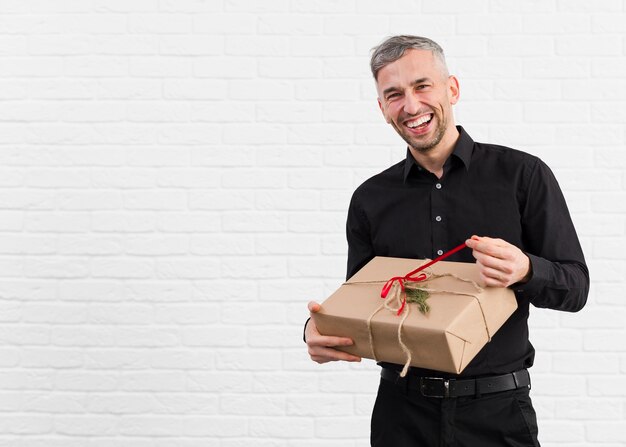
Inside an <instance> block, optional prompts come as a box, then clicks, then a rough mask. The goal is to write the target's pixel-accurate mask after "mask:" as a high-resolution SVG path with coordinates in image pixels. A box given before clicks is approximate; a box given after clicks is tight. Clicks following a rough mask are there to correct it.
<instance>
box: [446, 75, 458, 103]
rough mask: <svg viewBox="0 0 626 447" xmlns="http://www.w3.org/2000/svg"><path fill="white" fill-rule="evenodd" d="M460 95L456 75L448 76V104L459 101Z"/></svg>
mask: <svg viewBox="0 0 626 447" xmlns="http://www.w3.org/2000/svg"><path fill="white" fill-rule="evenodd" d="M460 96H461V91H460V88H459V80H458V79H457V77H456V76H453V75H451V76H449V77H448V98H449V100H450V104H452V105H454V104H456V103H457V102H459V98H460Z"/></svg>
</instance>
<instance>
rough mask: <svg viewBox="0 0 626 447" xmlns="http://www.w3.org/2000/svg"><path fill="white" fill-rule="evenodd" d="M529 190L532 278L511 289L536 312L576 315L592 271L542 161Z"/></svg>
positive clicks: (526, 224) (526, 215)
mask: <svg viewBox="0 0 626 447" xmlns="http://www.w3.org/2000/svg"><path fill="white" fill-rule="evenodd" d="M525 191H526V193H525V198H524V201H523V203H522V231H523V239H524V247H523V250H524V251H525V253H526V254H527V255H528V257H529V259H530V263H531V268H532V277H531V279H530V280H529V281H528V282H527V283H525V284H518V285H514V286H513V289H514V290H515V292H516V294H517V296H518V297H521V298H526V299H529V300H530V302H531V303H532V304H533V305H534V306H535V307H542V308H550V309H555V310H563V311H569V312H577V311H579V310H580V309H582V308H583V307H584V305H585V303H586V301H587V295H588V293H589V270H588V269H587V266H586V264H585V258H584V255H583V252H582V248H581V246H580V242H579V240H578V236H577V234H576V230H575V228H574V224H573V222H572V219H571V216H570V213H569V210H568V208H567V204H566V203H565V198H564V197H563V193H562V191H561V189H560V187H559V185H558V182H557V180H556V178H555V177H554V174H553V173H552V171H551V170H550V168H549V167H548V166H547V165H546V164H545V163H543V162H542V161H541V160H539V159H536V163H535V165H534V166H533V168H532V170H531V172H530V175H529V181H528V187H527V188H526V189H525Z"/></svg>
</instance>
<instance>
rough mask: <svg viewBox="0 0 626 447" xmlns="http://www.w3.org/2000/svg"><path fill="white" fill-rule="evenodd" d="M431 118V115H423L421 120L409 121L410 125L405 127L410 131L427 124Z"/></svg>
mask: <svg viewBox="0 0 626 447" xmlns="http://www.w3.org/2000/svg"><path fill="white" fill-rule="evenodd" d="M432 117H433V116H432V115H424V116H423V117H421V118H418V119H416V120H415V121H411V122H410V123H407V126H408V127H410V128H411V129H412V128H414V127H417V126H419V125H421V124H424V123H427V122H428V121H430V120H431V118H432Z"/></svg>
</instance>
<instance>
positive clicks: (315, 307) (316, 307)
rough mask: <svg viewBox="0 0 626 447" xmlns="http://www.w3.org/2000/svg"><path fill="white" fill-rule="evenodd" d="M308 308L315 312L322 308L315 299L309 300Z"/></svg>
mask: <svg viewBox="0 0 626 447" xmlns="http://www.w3.org/2000/svg"><path fill="white" fill-rule="evenodd" d="M308 308H309V312H311V313H316V312H319V311H320V310H321V309H322V306H320V304H319V303H316V302H315V301H309V304H308Z"/></svg>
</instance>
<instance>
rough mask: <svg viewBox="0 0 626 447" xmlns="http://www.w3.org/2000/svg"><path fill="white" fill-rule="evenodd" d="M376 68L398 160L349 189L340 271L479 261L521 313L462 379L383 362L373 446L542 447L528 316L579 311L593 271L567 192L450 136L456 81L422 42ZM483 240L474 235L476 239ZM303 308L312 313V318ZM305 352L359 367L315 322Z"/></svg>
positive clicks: (521, 164)
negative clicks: (388, 263) (400, 260)
mask: <svg viewBox="0 0 626 447" xmlns="http://www.w3.org/2000/svg"><path fill="white" fill-rule="evenodd" d="M371 69H372V74H373V75H374V79H375V81H376V89H377V93H378V105H379V107H380V110H381V111H382V113H383V116H384V117H385V120H386V121H387V122H388V123H389V124H390V125H391V126H392V127H393V128H394V129H395V130H396V132H397V133H398V134H399V135H400V136H401V137H402V138H403V139H404V140H405V141H406V143H407V144H408V149H407V155H406V159H405V160H402V161H401V162H399V163H397V164H395V165H394V166H391V167H390V168H388V169H387V170H385V171H383V172H381V173H380V174H378V175H376V176H374V177H372V178H370V179H369V180H367V181H366V182H364V183H363V184H362V185H361V186H360V187H359V188H357V190H356V191H355V192H354V195H353V197H352V201H351V203H350V208H349V210H348V219H347V225H346V230H347V238H348V274H347V277H348V278H349V277H351V276H352V275H353V274H354V273H356V272H357V271H358V270H359V269H360V268H361V267H362V266H363V265H365V264H366V263H367V262H368V261H369V260H370V259H372V258H373V257H374V256H394V257H406V258H431V259H432V258H435V257H437V256H439V255H441V254H442V253H444V252H445V251H447V250H449V249H451V248H453V247H455V246H457V245H459V244H460V243H462V242H464V241H465V242H466V244H467V246H468V247H469V249H465V250H461V251H460V252H457V253H455V254H454V255H453V256H451V257H450V258H449V259H448V260H451V261H460V262H476V264H477V266H478V269H479V271H480V278H481V281H482V283H483V284H484V285H486V286H491V287H510V288H512V289H513V290H514V292H515V295H516V298H517V301H518V309H517V310H516V311H515V313H514V314H513V315H512V316H511V317H510V318H509V320H507V322H506V323H505V324H504V325H503V326H502V327H501V329H500V330H499V331H498V332H497V333H496V334H495V335H494V337H493V339H492V341H491V342H490V343H488V344H487V345H486V346H485V348H484V349H483V350H482V351H481V352H480V353H479V354H478V355H477V356H476V357H475V358H474V360H472V362H471V363H470V364H469V365H468V366H467V368H466V369H465V370H464V371H463V372H462V374H460V375H457V376H455V375H452V374H446V373H443V372H440V371H430V370H424V369H421V368H411V369H410V371H409V374H408V375H407V377H405V378H401V377H400V376H399V369H400V366H399V365H393V364H389V363H381V366H382V373H381V382H380V386H379V390H378V396H377V399H376V404H375V406H374V410H373V414H372V432H371V444H372V446H376V447H402V446H421V447H423V446H466V447H488V446H498V447H503V446H538V445H539V442H538V440H537V423H536V416H535V412H534V410H533V407H532V403H531V400H530V397H529V389H530V378H529V374H528V371H527V369H528V368H529V367H531V366H532V364H533V359H534V348H533V346H532V345H531V344H530V342H529V339H528V324H527V320H528V314H529V305H530V304H533V305H534V306H536V307H543V308H551V309H557V310H564V311H571V312H575V311H578V310H580V309H581V308H582V307H583V306H584V305H585V302H586V299H587V293H588V290H589V273H588V270H587V267H586V265H585V260H584V257H583V253H582V250H581V247H580V243H579V241H578V237H577V235H576V231H575V229H574V226H573V224H572V221H571V218H570V215H569V212H568V210H567V206H566V204H565V200H564V198H563V195H562V193H561V190H560V188H559V186H558V184H557V182H556V179H555V178H554V176H553V174H552V172H551V171H550V169H549V168H548V167H547V166H546V165H545V164H544V163H543V162H542V161H541V160H539V159H538V158H536V157H534V156H532V155H529V154H526V153H523V152H520V151H517V150H514V149H509V148H506V147H502V146H496V145H491V144H483V143H477V142H474V141H473V140H472V139H471V137H470V136H469V135H468V134H467V132H465V130H464V129H463V128H462V127H460V126H456V125H455V122H454V117H453V114H452V106H453V105H454V104H456V103H457V101H458V100H459V82H458V80H457V78H456V77H454V76H450V75H449V74H448V69H447V67H446V62H445V58H444V55H443V51H442V49H441V47H440V46H439V45H438V44H437V43H435V42H433V41H432V40H430V39H426V38H423V37H416V36H395V37H391V38H389V39H387V40H386V41H384V42H383V43H382V44H381V45H380V46H378V47H377V48H375V49H374V52H373V54H372V58H371ZM478 235H480V236H478ZM319 309H320V306H319V304H317V303H315V302H311V303H309V310H310V312H311V313H314V312H317V311H319ZM305 341H306V343H307V345H308V350H309V354H310V356H311V358H312V359H313V360H314V361H316V362H318V363H325V362H329V361H336V360H343V361H359V360H360V358H358V357H355V356H353V355H350V354H346V353H343V352H341V351H339V350H337V349H335V348H337V347H340V346H345V345H349V344H351V343H352V341H351V340H350V339H347V338H342V337H333V336H322V335H320V333H319V331H318V330H317V328H316V327H315V324H314V323H313V322H312V320H310V321H309V322H308V323H307V325H306V326H305Z"/></svg>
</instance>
